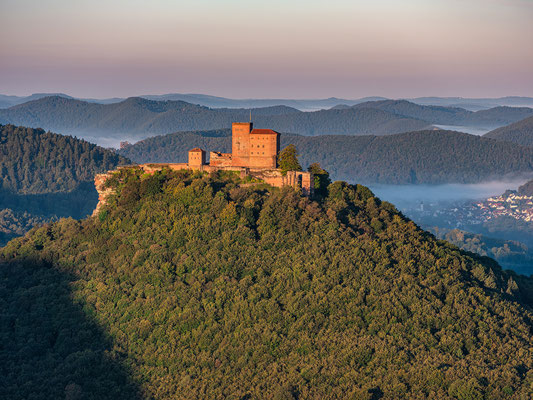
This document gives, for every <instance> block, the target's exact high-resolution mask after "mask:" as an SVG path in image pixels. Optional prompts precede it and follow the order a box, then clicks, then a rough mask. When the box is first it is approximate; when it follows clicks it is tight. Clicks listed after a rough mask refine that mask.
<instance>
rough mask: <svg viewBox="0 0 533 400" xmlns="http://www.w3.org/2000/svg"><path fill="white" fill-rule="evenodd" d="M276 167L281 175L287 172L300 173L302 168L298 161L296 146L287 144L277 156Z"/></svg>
mask: <svg viewBox="0 0 533 400" xmlns="http://www.w3.org/2000/svg"><path fill="white" fill-rule="evenodd" d="M278 165H279V168H280V169H281V173H282V174H283V175H285V174H287V171H301V170H302V166H301V165H300V162H299V161H298V152H297V150H296V146H295V145H293V144H289V145H288V146H287V147H285V148H284V149H283V150H281V151H280V153H279V155H278Z"/></svg>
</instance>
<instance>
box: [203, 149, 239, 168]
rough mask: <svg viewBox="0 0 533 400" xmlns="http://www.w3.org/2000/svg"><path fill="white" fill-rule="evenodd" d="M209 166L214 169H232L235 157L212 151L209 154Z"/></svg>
mask: <svg viewBox="0 0 533 400" xmlns="http://www.w3.org/2000/svg"><path fill="white" fill-rule="evenodd" d="M209 165H211V166H212V167H231V166H233V155H232V154H230V153H220V152H218V151H211V152H210V153H209Z"/></svg>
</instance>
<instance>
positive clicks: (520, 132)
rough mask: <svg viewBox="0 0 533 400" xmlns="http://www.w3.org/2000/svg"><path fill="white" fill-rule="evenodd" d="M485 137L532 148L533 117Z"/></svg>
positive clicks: (499, 129) (494, 131)
mask: <svg viewBox="0 0 533 400" xmlns="http://www.w3.org/2000/svg"><path fill="white" fill-rule="evenodd" d="M485 137H488V138H491V139H496V140H503V141H506V142H512V143H517V144H520V145H523V146H533V117H530V118H526V119H523V120H522V121H518V122H515V123H514V124H511V125H508V126H504V127H502V128H498V129H495V130H493V131H490V132H489V133H487V134H485Z"/></svg>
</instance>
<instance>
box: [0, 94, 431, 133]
mask: <svg viewBox="0 0 533 400" xmlns="http://www.w3.org/2000/svg"><path fill="white" fill-rule="evenodd" d="M252 116H253V119H254V123H255V124H256V127H266V128H271V129H276V130H279V131H292V132H295V133H302V134H309V135H313V134H319V133H324V132H329V133H338V134H361V133H376V134H387V133H391V132H404V131H409V130H413V129H421V128H424V127H427V126H428V123H427V122H425V121H421V120H418V119H414V118H408V117H404V116H399V115H396V114H393V113H389V112H387V111H383V110H377V109H366V108H361V109H357V110H356V109H348V110H320V111H314V112H302V111H299V110H296V109H293V108H287V107H285V106H277V107H265V108H260V109H253V110H252ZM249 117H250V110H249V109H210V108H207V107H203V106H198V105H194V104H190V103H186V102H182V101H163V102H157V101H153V100H147V99H142V98H139V97H134V98H129V99H127V100H125V101H122V102H120V103H114V104H107V105H105V104H94V103H87V102H82V101H80V100H72V99H66V98H62V97H57V96H55V97H46V98H43V99H39V100H34V101H31V102H28V103H24V104H20V105H17V106H14V107H11V108H8V109H4V110H0V120H5V121H8V122H10V123H15V124H19V125H24V124H26V125H29V126H38V127H45V128H46V129H51V130H54V131H56V132H60V133H61V132H68V133H70V134H73V133H75V134H80V133H93V134H94V133H100V134H124V133H125V132H128V134H130V135H147V134H157V133H168V132H171V131H176V130H198V129H220V128H221V127H226V126H231V123H232V122H234V121H239V120H240V121H243V120H244V121H247V120H248V119H249Z"/></svg>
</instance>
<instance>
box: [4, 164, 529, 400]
mask: <svg viewBox="0 0 533 400" xmlns="http://www.w3.org/2000/svg"><path fill="white" fill-rule="evenodd" d="M110 185H111V186H110V187H111V188H115V189H116V190H117V194H116V196H115V197H113V198H112V199H111V201H110V203H109V204H108V206H107V208H104V209H103V210H102V212H101V213H100V214H99V216H98V217H94V218H89V219H86V220H83V221H74V220H70V219H65V220H62V221H60V222H57V223H53V224H51V225H49V226H47V227H43V228H41V229H38V230H34V231H32V232H30V233H29V234H28V235H27V236H26V237H24V238H20V239H16V240H14V241H12V242H10V243H9V244H8V245H7V246H6V247H5V248H4V249H3V250H2V251H1V255H0V257H1V261H2V264H0V274H1V277H0V281H1V282H2V285H1V286H0V296H1V301H2V310H3V311H2V313H1V314H0V338H1V340H2V342H1V343H2V352H1V353H0V357H1V358H0V387H2V390H3V395H4V396H5V397H7V398H10V399H28V398H33V399H40V398H43V399H45V398H46V399H50V398H64V397H67V398H74V397H72V396H73V395H76V396H78V398H95V399H96V398H98V399H106V398H109V399H121V398H123V399H131V398H136V397H144V398H147V399H148V398H150V399H168V398H183V399H203V398H206V397H209V398H236V399H296V398H305V399H329V398H346V397H351V398H366V399H372V398H387V399H398V398H438V399H444V398H463V399H464V398H494V399H504V398H527V396H528V394H530V393H531V392H530V391H531V386H530V385H531V372H530V371H532V370H533V344H532V339H533V338H532V335H531V332H532V328H533V327H532V325H531V321H532V320H533V314H532V309H531V306H530V304H531V301H532V298H531V294H532V293H531V281H530V280H529V279H528V278H525V277H523V276H518V275H515V274H514V273H512V272H503V271H502V270H501V269H500V267H499V266H498V265H497V264H496V263H495V262H493V261H491V260H490V259H482V258H475V257H474V256H472V255H471V254H468V253H464V252H462V251H460V250H458V249H457V248H456V247H454V246H452V245H449V244H447V243H445V242H442V241H437V240H436V239H435V238H434V237H433V236H432V235H430V234H428V233H426V232H424V231H421V230H420V229H419V228H417V226H416V225H415V224H414V223H413V222H411V221H408V220H406V219H405V218H404V217H403V216H402V215H401V214H399V213H398V212H397V211H396V210H395V208H394V207H393V206H392V205H391V204H388V203H382V202H381V201H380V200H379V199H377V198H375V197H374V196H373V195H372V193H371V192H370V191H369V190H368V189H367V188H365V187H363V186H350V185H347V184H345V183H343V182H336V183H333V184H332V185H331V186H329V189H328V192H327V194H326V197H325V198H324V199H323V200H321V201H319V202H316V201H312V200H310V199H308V198H303V197H301V196H300V195H298V194H297V193H296V192H295V191H294V190H293V189H292V188H285V189H283V190H280V189H275V188H271V187H269V186H261V185H259V186H251V187H250V186H248V187H239V180H238V178H237V177H236V176H235V175H232V174H229V175H227V176H224V175H217V174H214V175H213V174H212V175H210V176H207V175H203V176H202V175H191V174H190V173H188V172H181V173H180V172H170V171H163V172H161V173H156V174H155V175H153V176H146V175H143V174H142V172H141V171H140V170H134V169H131V170H122V172H120V173H119V175H117V177H116V178H115V179H113V180H112V181H111V183H110ZM69 396H71V397H69ZM376 396H377V397H376Z"/></svg>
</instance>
